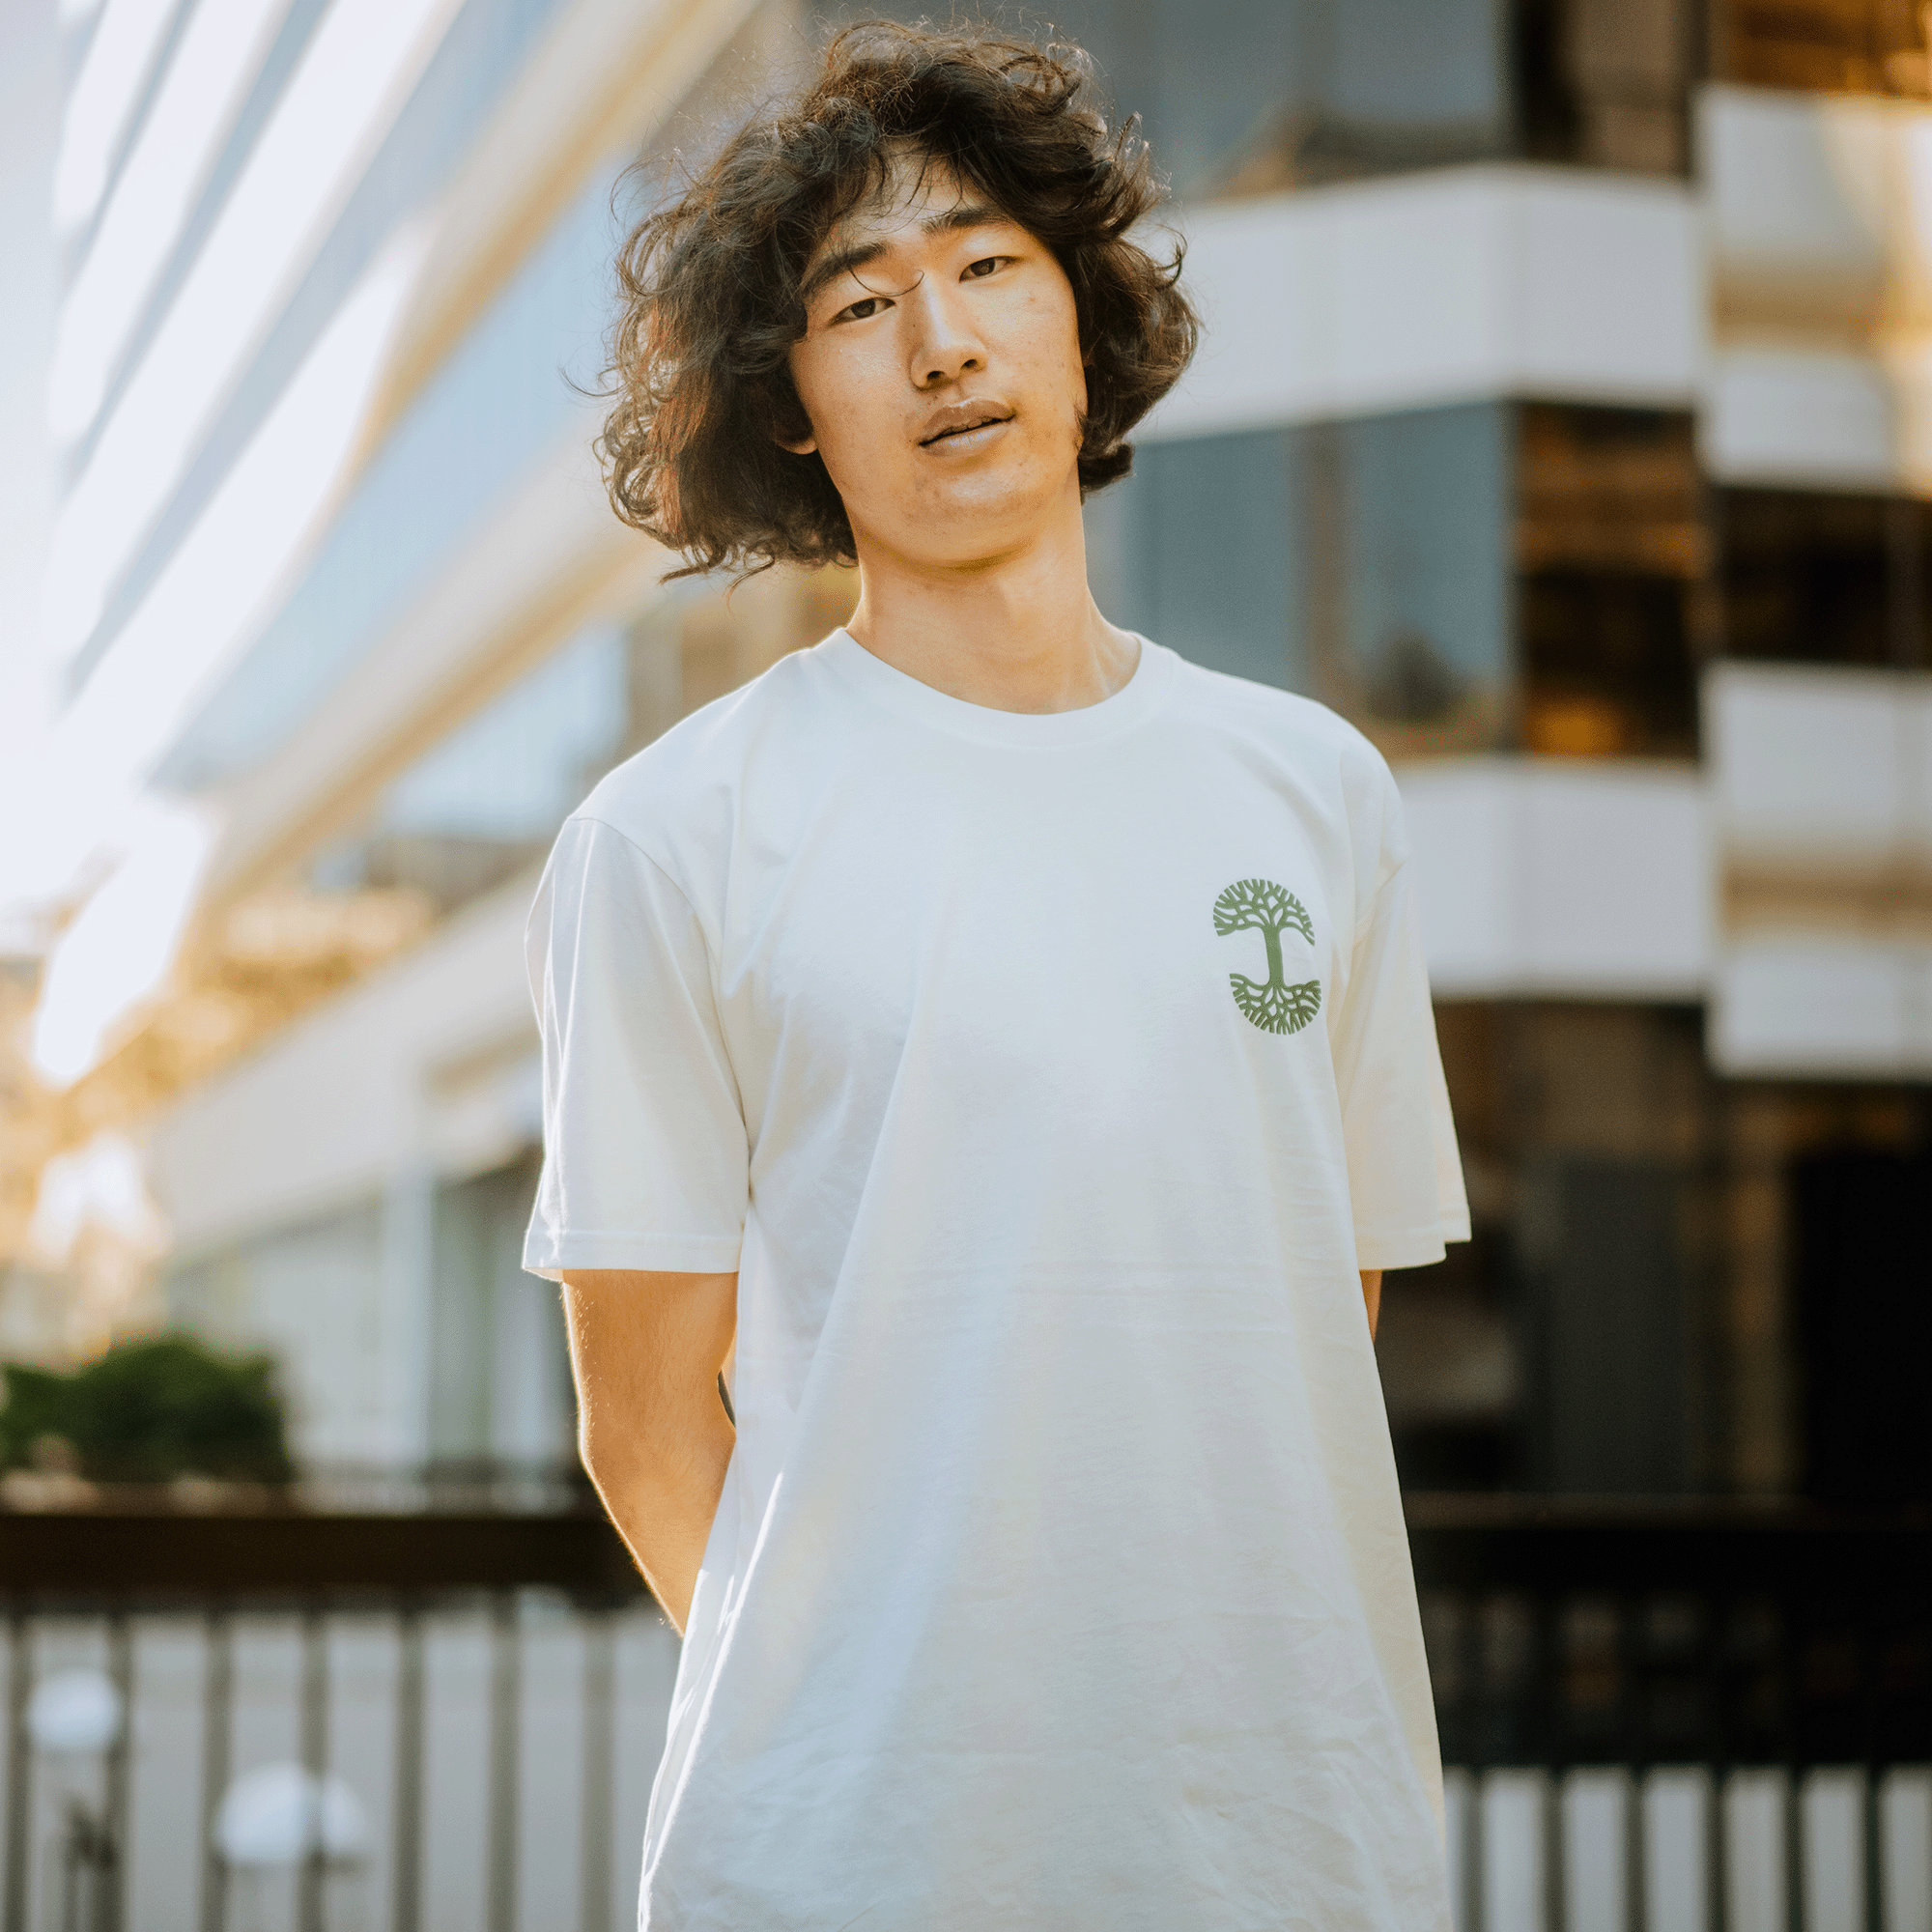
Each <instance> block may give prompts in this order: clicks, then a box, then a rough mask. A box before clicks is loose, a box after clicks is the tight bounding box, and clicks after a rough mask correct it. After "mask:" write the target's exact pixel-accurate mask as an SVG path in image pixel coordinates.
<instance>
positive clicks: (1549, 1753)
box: [1532, 1595, 1570, 1932]
mask: <svg viewBox="0 0 1932 1932" xmlns="http://www.w3.org/2000/svg"><path fill="white" fill-rule="evenodd" d="M1562 1613H1563V1605H1562V1603H1561V1601H1560V1600H1559V1599H1558V1598H1556V1597H1555V1596H1553V1595H1552V1596H1543V1597H1539V1598H1537V1599H1536V1603H1535V1610H1534V1620H1533V1624H1532V1629H1533V1631H1534V1641H1535V1645H1536V1658H1535V1673H1536V1674H1535V1679H1534V1682H1535V1686H1536V1692H1535V1694H1536V1701H1537V1703H1538V1705H1539V1706H1540V1707H1541V1709H1542V1716H1543V1735H1542V1736H1541V1737H1539V1738H1538V1739H1537V1740H1536V1745H1537V1747H1538V1752H1539V1755H1540V1756H1541V1757H1542V1759H1543V1763H1544V1766H1545V1770H1544V1776H1543V1791H1542V1812H1543V1922H1544V1925H1545V1927H1546V1928H1547V1932H1565V1928H1566V1926H1567V1925H1568V1923H1569V1916H1570V1900H1569V1895H1568V1889H1567V1886H1566V1883H1565V1863H1566V1857H1567V1853H1568V1850H1569V1846H1568V1841H1567V1839H1566V1837H1565V1835H1564V1821H1563V1774H1564V1756H1565V1748H1564V1747H1565V1746H1566V1745H1567V1744H1568V1742H1569V1739H1568V1737H1567V1735H1566V1731H1567V1726H1566V1724H1565V1722H1564V1720H1563V1718H1562V1716H1561V1706H1562V1697H1561V1694H1560V1692H1561V1666H1560V1662H1559V1658H1560V1652H1561V1643H1560V1635H1561V1631H1562Z"/></svg>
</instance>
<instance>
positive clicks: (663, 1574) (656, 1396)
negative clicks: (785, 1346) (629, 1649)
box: [563, 1268, 738, 1631]
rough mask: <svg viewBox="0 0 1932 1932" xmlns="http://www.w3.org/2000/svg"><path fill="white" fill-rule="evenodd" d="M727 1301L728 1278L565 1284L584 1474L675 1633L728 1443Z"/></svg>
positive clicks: (591, 1274) (614, 1277) (616, 1274)
mask: <svg viewBox="0 0 1932 1932" xmlns="http://www.w3.org/2000/svg"><path fill="white" fill-rule="evenodd" d="M737 1291H738V1283H737V1277H736V1276H735V1275H728V1274H723V1275H702V1274H657V1273H646V1272H642V1271H639V1270H631V1269H617V1268H591V1269H584V1270H582V1271H579V1270H575V1269H573V1270H572V1271H570V1272H569V1273H567V1274H566V1275H565V1276H564V1290H563V1305H564V1315H565V1318H566V1320H567V1321H568V1323H569V1327H570V1364H571V1372H572V1374H573V1375H574V1376H575V1378H576V1380H577V1405H578V1440H579V1444H580V1448H581V1451H582V1458H583V1466H584V1468H585V1469H587V1470H588V1471H589V1473H590V1480H591V1481H592V1482H593V1483H595V1484H596V1486H597V1493H598V1495H599V1496H601V1497H602V1498H603V1501H604V1507H605V1508H606V1509H607V1510H609V1511H610V1513H611V1521H612V1522H614V1523H615V1524H616V1526H617V1533H618V1534H619V1535H620V1536H621V1537H622V1538H623V1539H624V1542H625V1544H626V1545H627V1546H628V1548H629V1549H630V1551H631V1554H632V1556H633V1557H634V1558H635V1559H636V1560H637V1565H638V1568H639V1570H641V1571H642V1572H643V1573H644V1577H645V1580H646V1581H648V1582H649V1584H650V1586H651V1589H652V1590H653V1591H654V1592H655V1593H656V1596H657V1600H658V1602H659V1603H660V1604H662V1605H664V1607H665V1609H666V1610H667V1611H668V1613H669V1615H670V1619H671V1621H672V1622H673V1623H674V1624H675V1625H676V1626H677V1628H678V1629H679V1631H682V1630H683V1629H684V1626H685V1622H686V1620H687V1618H688V1617H689V1616H690V1614H691V1598H692V1593H693V1591H694V1590H696V1587H697V1573H698V1570H699V1568H700V1567H701V1566H702V1564H703V1561H704V1545H705V1542H706V1540H707V1539H708V1538H709V1536H710V1534H711V1522H712V1519H713V1518H714V1517H716V1515H717V1514H718V1499H719V1497H720V1496H721V1495H722V1494H723V1493H724V1489H725V1469H726V1468H727V1467H728V1465H729V1463H730V1461H731V1451H732V1448H733V1446H734V1444H735V1442H736V1440H737V1432H736V1431H735V1430H734V1429H733V1428H732V1426H731V1420H730V1417H729V1416H728V1415H726V1413H725V1405H724V1403H723V1401H722V1400H721V1399H720V1396H719V1389H718V1375H719V1371H720V1369H721V1368H722V1367H723V1365H724V1362H725V1358H726V1356H727V1355H728V1354H729V1353H730V1350H731V1341H732V1337H733V1335H734V1333H735V1332H736V1327H737Z"/></svg>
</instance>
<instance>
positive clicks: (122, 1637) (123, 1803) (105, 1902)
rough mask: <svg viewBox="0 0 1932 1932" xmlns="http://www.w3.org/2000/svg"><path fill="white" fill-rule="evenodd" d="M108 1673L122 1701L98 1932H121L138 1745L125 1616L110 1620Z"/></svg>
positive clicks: (111, 1759)
mask: <svg viewBox="0 0 1932 1932" xmlns="http://www.w3.org/2000/svg"><path fill="white" fill-rule="evenodd" d="M107 1672H108V1677H109V1679H110V1681H111V1682H112V1683H113V1686H114V1694H115V1695H116V1696H117V1697H119V1698H120V1700H121V1723H120V1726H119V1728H118V1729H117V1730H116V1731H115V1734H114V1739H113V1742H112V1743H111V1744H110V1745H109V1746H108V1747H107V1793H106V1805H105V1810H106V1814H107V1815H106V1818H105V1820H104V1833H103V1843H102V1845H101V1857H102V1861H103V1864H104V1869H103V1870H102V1871H101V1874H100V1878H99V1883H100V1885H101V1887H102V1888H103V1889H104V1892H105V1896H104V1897H103V1898H102V1900H101V1902H100V1906H99V1932H121V1927H122V1925H123V1923H124V1922H125V1921H126V1919H127V1916H128V1853H129V1851H130V1849H131V1847H132V1844H133V1833H132V1830H131V1828H130V1817H129V1810H128V1759H129V1757H130V1756H131V1754H132V1751H133V1745H134V1637H133V1631H132V1629H131V1628H130V1626H129V1621H128V1613H127V1611H126V1610H117V1611H116V1612H115V1613H114V1614H113V1615H112V1616H110V1617H109V1618H108V1620H107Z"/></svg>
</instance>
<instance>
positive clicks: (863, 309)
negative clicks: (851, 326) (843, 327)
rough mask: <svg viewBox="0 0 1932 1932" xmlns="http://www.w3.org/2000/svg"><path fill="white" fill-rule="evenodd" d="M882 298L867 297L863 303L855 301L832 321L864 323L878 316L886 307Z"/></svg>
mask: <svg viewBox="0 0 1932 1932" xmlns="http://www.w3.org/2000/svg"><path fill="white" fill-rule="evenodd" d="M885 305H886V304H885V298H883V297H881V296H867V297H866V298H864V299H863V300H862V301H855V302H854V303H853V304H852V305H851V306H850V307H849V308H841V309H840V310H839V311H838V314H837V315H835V316H834V317H833V318H832V320H833V321H834V322H864V321H866V320H867V318H868V317H870V316H874V315H877V314H878V313H879V312H880V311H881V310H882V309H883V308H884V307H885Z"/></svg>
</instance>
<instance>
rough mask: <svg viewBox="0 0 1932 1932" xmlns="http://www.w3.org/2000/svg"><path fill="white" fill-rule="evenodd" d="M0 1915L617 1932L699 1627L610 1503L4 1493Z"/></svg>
mask: <svg viewBox="0 0 1932 1932" xmlns="http://www.w3.org/2000/svg"><path fill="white" fill-rule="evenodd" d="M0 1589H4V1590H5V1592H6V1594H7V1612H6V1614H7V1624H6V1646H5V1651H4V1656H0V1664H4V1668H5V1673H6V1678H5V1681H6V1692H5V1701H6V1710H7V1715H8V1747H7V1751H6V1758H5V1786H4V1794H0V1807H4V1837H3V1838H0V1856H4V1871H0V1932H53V1928H55V1927H58V1928H60V1932H266V1928H268V1927H270V1926H273V1927H276V1928H278V1932H279V1928H283V1927H286V1928H288V1932H325V1928H327V1932H377V1928H379V1927H380V1928H388V1932H431V1928H437V1932H441V1928H445V1927H447V1928H451V1932H454V1928H458V1927H461V1928H463V1932H612V1928H614V1927H615V1926H617V1925H618V1924H620V1923H622V1922H626V1921H627V1920H628V1918H629V1917H630V1914H631V1911H632V1909H633V1908H632V1903H631V1901H632V1897H633V1895H634V1893H635V1888H636V1881H637V1860H638V1850H639V1844H640V1842H641V1837H642V1825H643V1807H644V1804H645V1802H646V1800H647V1797H648V1792H649V1783H650V1776H651V1773H652V1771H653V1770H654V1769H655V1759H656V1754H657V1750H658V1748H659V1747H660V1745H661V1742H662V1738H663V1727H664V1716H665V1710H666V1706H667V1703H668V1693H669V1688H670V1681H671V1675H672V1672H673V1671H674V1669H675V1663H676V1639H675V1637H674V1635H673V1634H672V1633H671V1632H670V1630H669V1628H668V1625H667V1624H665V1622H664V1621H663V1619H662V1618H661V1616H660V1615H659V1613H658V1611H657V1609H656V1606H655V1605H653V1604H652V1603H651V1602H650V1600H649V1598H648V1597H647V1596H646V1595H645V1594H644V1593H643V1591H642V1589H641V1587H640V1585H639V1583H638V1582H637V1580H636V1578H635V1576H634V1574H633V1573H632V1571H631V1568H630V1564H629V1561H628V1558H627V1557H626V1556H625V1554H624V1551H623V1549H622V1548H621V1546H620V1545H619V1544H618V1543H617V1541H616V1539H615V1537H614V1536H613V1535H612V1534H611V1531H610V1529H609V1527H608V1525H606V1524H605V1523H604V1522H603V1520H601V1518H599V1517H598V1516H596V1515H594V1514H592V1513H590V1512H588V1511H573V1512H568V1513H562V1514H550V1515H530V1516H514V1515H489V1514H476V1513H441V1514H436V1515H429V1516H417V1517H394V1516H382V1515H370V1516H345V1515H339V1514H338V1515H330V1516H316V1515H306V1514H300V1513H297V1512H293V1511H290V1512H279V1511H277V1512H270V1513H255V1514H250V1515H245V1516H244V1515H232V1516H223V1515H206V1516H192V1515H172V1514H169V1513H166V1512H162V1511H159V1510H121V1511H116V1510H114V1509H112V1508H108V1509H103V1510H99V1511H95V1512H91V1513H88V1514H85V1515H67V1516H53V1515H14V1516H0Z"/></svg>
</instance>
